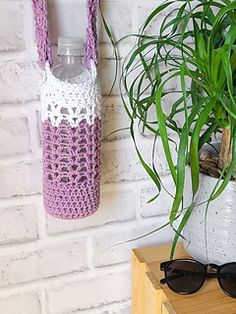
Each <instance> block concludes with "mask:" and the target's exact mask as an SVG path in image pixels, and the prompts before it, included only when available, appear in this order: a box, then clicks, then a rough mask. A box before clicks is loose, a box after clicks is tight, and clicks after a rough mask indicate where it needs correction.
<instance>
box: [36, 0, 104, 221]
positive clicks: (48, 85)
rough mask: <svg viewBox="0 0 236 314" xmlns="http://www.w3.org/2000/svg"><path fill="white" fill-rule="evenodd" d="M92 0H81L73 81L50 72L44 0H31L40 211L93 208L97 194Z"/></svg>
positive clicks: (66, 215) (72, 214)
mask: <svg viewBox="0 0 236 314" xmlns="http://www.w3.org/2000/svg"><path fill="white" fill-rule="evenodd" d="M97 6H98V0H87V8H88V28H87V46H86V64H87V68H88V70H89V75H88V74H87V75H84V76H83V75H81V77H80V80H79V82H78V84H73V83H68V82H64V81H62V80H60V79H58V78H56V77H55V76H54V75H53V74H52V72H51V65H52V52H51V47H50V42H49V36H48V26H47V7H46V3H45V0H33V9H34V15H35V24H36V39H37V46H38V52H39V58H40V64H41V67H42V68H43V70H44V78H43V84H42V92H41V102H42V138H43V140H42V142H43V195H44V206H45V209H46V211H47V212H48V213H49V214H51V215H53V216H55V217H58V218H63V219H78V218H82V217H87V216H89V215H91V214H92V213H94V212H95V211H96V210H97V208H98V206H99V198H100V143H101V117H100V91H99V87H98V83H97V71H96V65H97V48H96V47H97V46H96V43H97V37H96V14H97Z"/></svg>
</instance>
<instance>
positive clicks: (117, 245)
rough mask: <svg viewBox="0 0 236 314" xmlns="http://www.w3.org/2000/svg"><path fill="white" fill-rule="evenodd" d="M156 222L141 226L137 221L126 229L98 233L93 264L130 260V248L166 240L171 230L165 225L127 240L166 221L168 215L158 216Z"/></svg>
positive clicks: (169, 237) (104, 264) (109, 263)
mask: <svg viewBox="0 0 236 314" xmlns="http://www.w3.org/2000/svg"><path fill="white" fill-rule="evenodd" d="M156 220H157V223H156V224H154V223H153V221H152V224H149V225H144V226H141V223H140V222H139V223H138V222H137V223H136V225H135V226H133V227H131V226H130V227H129V228H127V229H129V230H128V231H127V230H124V231H121V229H120V230H119V232H118V231H115V232H114V233H112V234H111V233H109V234H106V233H105V232H104V233H103V234H102V235H98V236H97V237H95V238H94V265H95V266H96V267H102V266H108V265H112V264H118V263H124V262H129V261H130V252H131V250H132V248H134V247H135V248H136V247H142V246H147V245H156V244H160V243H163V242H168V241H169V240H170V239H171V237H172V231H171V229H170V228H168V227H166V228H164V229H162V230H159V231H158V232H155V233H153V234H152V235H149V236H146V237H143V238H141V239H139V240H134V241H131V242H127V241H129V240H131V239H135V238H137V237H140V236H143V235H146V234H147V233H148V232H151V231H153V230H155V229H157V228H158V227H160V226H162V225H164V224H165V223H166V222H167V221H168V217H159V218H158V219H156Z"/></svg>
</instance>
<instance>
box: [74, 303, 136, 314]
mask: <svg viewBox="0 0 236 314" xmlns="http://www.w3.org/2000/svg"><path fill="white" fill-rule="evenodd" d="M130 305H131V301H130V300H128V301H121V302H119V301H118V302H112V303H109V304H107V305H103V306H98V307H96V308H90V309H86V310H82V311H81V314H94V310H95V311H96V310H98V311H110V310H120V307H124V308H125V307H129V306H130ZM79 311H80V310H79Z"/></svg>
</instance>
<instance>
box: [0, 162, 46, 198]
mask: <svg viewBox="0 0 236 314" xmlns="http://www.w3.org/2000/svg"><path fill="white" fill-rule="evenodd" d="M41 168H42V166H41V162H40V161H39V160H36V161H35V162H33V163H30V162H29V163H28V162H18V163H15V164H12V165H3V164H0V182H4V184H1V185H0V198H9V197H12V196H17V195H28V194H35V193H39V192H41V190H42V184H41V181H42V178H41V176H42V170H41Z"/></svg>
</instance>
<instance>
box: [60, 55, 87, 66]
mask: <svg viewBox="0 0 236 314" xmlns="http://www.w3.org/2000/svg"><path fill="white" fill-rule="evenodd" d="M60 60H61V63H63V64H71V65H74V64H82V57H81V56H60Z"/></svg>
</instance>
